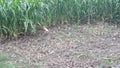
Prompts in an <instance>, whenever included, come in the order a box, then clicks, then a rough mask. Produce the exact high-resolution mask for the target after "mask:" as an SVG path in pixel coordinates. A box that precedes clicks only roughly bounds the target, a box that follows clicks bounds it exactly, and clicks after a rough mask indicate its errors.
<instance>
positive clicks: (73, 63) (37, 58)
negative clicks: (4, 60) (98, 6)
mask: <svg viewBox="0 0 120 68" xmlns="http://www.w3.org/2000/svg"><path fill="white" fill-rule="evenodd" d="M0 50H2V51H4V52H7V53H9V54H10V56H11V58H12V59H13V61H14V62H15V63H17V64H18V65H19V68H120V28H117V27H115V26H109V25H105V24H104V25H103V24H102V25H101V24H99V25H90V26H88V25H80V26H78V25H64V26H59V27H52V28H49V32H45V31H43V30H39V32H38V34H37V35H36V36H26V37H22V38H20V39H18V40H17V41H15V40H11V41H9V42H6V43H4V44H3V43H2V42H1V45H0Z"/></svg>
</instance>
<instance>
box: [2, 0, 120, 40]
mask: <svg viewBox="0 0 120 68" xmlns="http://www.w3.org/2000/svg"><path fill="white" fill-rule="evenodd" d="M92 21H109V22H110V23H111V22H112V23H116V24H119V23H120V0H0V37H1V38H3V36H4V37H11V36H12V37H13V36H14V37H17V36H18V35H19V34H20V33H22V34H26V33H36V28H37V27H36V26H40V27H42V26H50V25H55V24H58V23H60V22H61V23H63V22H68V23H69V22H72V23H87V22H90V23H93V22H92Z"/></svg>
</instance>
